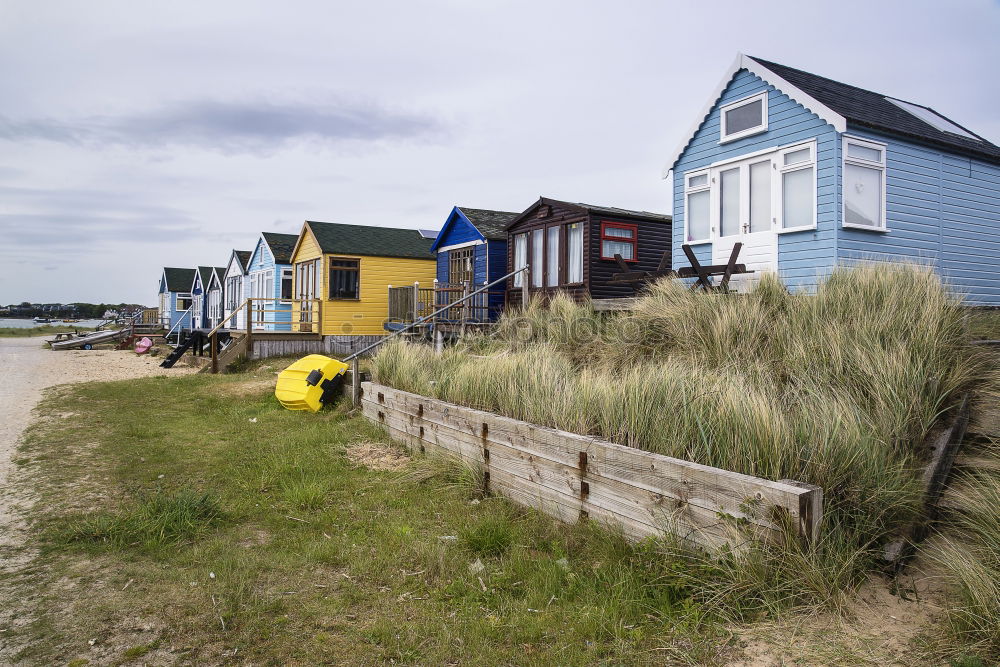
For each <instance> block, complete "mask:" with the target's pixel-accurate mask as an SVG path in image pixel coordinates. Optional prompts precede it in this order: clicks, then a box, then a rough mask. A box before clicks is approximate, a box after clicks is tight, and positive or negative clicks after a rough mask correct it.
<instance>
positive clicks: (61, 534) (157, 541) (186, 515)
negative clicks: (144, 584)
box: [56, 489, 223, 550]
mask: <svg viewBox="0 0 1000 667" xmlns="http://www.w3.org/2000/svg"><path fill="white" fill-rule="evenodd" d="M222 518H223V512H222V508H221V507H220V505H219V501H218V499H216V498H215V497H213V496H211V495H208V494H200V493H198V492H196V491H193V490H190V489H182V490H180V491H176V492H173V493H167V492H155V493H151V494H147V495H144V496H142V497H140V498H138V499H136V500H133V501H131V502H129V503H128V504H126V505H125V506H124V507H122V508H121V509H120V510H118V511H117V512H104V513H96V514H88V515H84V516H77V517H68V518H66V519H65V520H64V527H63V528H62V530H60V531H58V532H57V536H56V537H57V540H58V541H59V542H62V543H64V544H71V543H78V544H88V543H89V544H96V545H104V546H109V547H111V548H113V549H118V550H120V549H126V548H130V547H140V548H143V549H155V548H157V547H161V546H164V545H168V544H178V543H181V542H185V541H189V540H192V539H194V538H196V537H198V536H199V535H201V534H203V533H205V532H206V531H207V530H209V529H210V528H211V527H212V526H214V525H216V524H218V523H219V522H221V520H222Z"/></svg>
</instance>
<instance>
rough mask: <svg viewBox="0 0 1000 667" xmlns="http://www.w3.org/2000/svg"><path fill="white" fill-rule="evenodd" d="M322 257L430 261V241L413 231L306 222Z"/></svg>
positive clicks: (432, 241)
mask: <svg viewBox="0 0 1000 667" xmlns="http://www.w3.org/2000/svg"><path fill="white" fill-rule="evenodd" d="M306 225H308V226H309V229H310V230H312V234H313V236H314V237H316V242H317V243H318V244H319V247H320V249H321V250H322V251H323V252H324V253H334V254H338V255H368V256H371V257H411V258H414V259H434V253H432V252H431V245H432V244H433V243H434V239H428V238H424V237H423V236H422V235H421V234H420V232H419V231H417V230H416V229H397V228H394V227H370V226H367V225H342V224H339V223H333V222H313V221H311V220H307V221H306Z"/></svg>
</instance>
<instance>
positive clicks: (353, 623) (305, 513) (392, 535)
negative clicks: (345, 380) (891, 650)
mask: <svg viewBox="0 0 1000 667" xmlns="http://www.w3.org/2000/svg"><path fill="white" fill-rule="evenodd" d="M266 365H271V364H266ZM260 367H261V364H256V365H252V366H251V368H250V371H249V373H248V374H247V375H225V376H208V375H189V376H182V377H176V378H169V379H168V378H151V379H144V380H134V381H128V382H119V383H102V384H96V383H91V384H83V385H74V386H67V387H64V388H60V389H58V390H57V391H56V392H55V393H53V394H52V395H50V397H49V398H50V400H48V401H45V402H43V403H42V408H41V409H42V410H43V413H44V414H43V416H46V415H48V416H49V417H51V418H47V419H43V420H42V421H41V422H39V423H38V424H37V425H36V426H34V427H33V428H32V429H31V430H30V432H29V434H28V437H27V442H26V444H25V445H24V447H23V452H22V455H23V457H24V458H25V459H26V463H25V464H24V465H23V466H22V467H21V469H22V470H23V471H25V473H26V474H27V475H29V476H30V479H31V480H32V481H31V484H32V487H33V490H34V492H35V493H36V494H37V495H38V499H39V501H38V504H37V505H36V507H37V508H38V510H37V515H36V517H35V530H36V531H37V534H38V536H39V537H38V540H39V541H38V543H37V545H38V546H41V547H43V548H42V550H41V552H40V553H39V554H38V555H37V557H36V558H35V560H34V562H32V564H31V565H30V567H29V568H28V570H27V571H26V573H25V574H24V578H23V580H17V581H6V582H5V581H4V580H2V579H0V586H2V587H3V591H4V592H5V594H7V593H8V592H9V594H10V596H11V597H10V598H9V599H12V600H22V601H24V602H23V603H24V604H30V605H31V609H30V619H31V620H30V622H28V623H26V624H24V625H21V626H18V627H17V628H16V630H14V631H13V632H15V634H14V635H13V637H11V639H12V640H19V641H21V642H22V643H23V645H25V646H27V647H28V648H26V649H25V651H24V653H23V655H22V656H21V657H22V659H23V660H24V661H25V662H27V663H32V664H56V663H62V664H65V663H66V662H69V661H71V660H73V659H91V661H92V662H94V664H107V663H116V662H119V661H127V660H130V659H137V658H142V659H146V660H149V661H151V662H153V663H156V664H160V663H170V662H173V661H182V662H191V663H196V664H204V663H209V664H215V663H223V662H228V661H231V656H232V655H233V652H234V651H237V656H238V657H237V658H236V661H237V662H241V661H242V662H247V663H253V664H289V663H293V664H319V663H326V662H334V663H338V664H384V663H391V662H395V663H405V664H448V663H462V664H523V665H532V664H538V665H542V664H546V665H547V664H567V665H572V664H594V663H606V664H646V663H650V662H662V661H672V662H679V663H695V664H714V663H717V662H721V661H723V660H724V659H725V656H726V655H727V654H728V653H730V652H732V651H734V650H736V649H735V647H734V646H733V644H732V643H730V642H729V641H728V635H727V634H725V633H724V632H723V631H722V630H721V629H720V628H719V626H718V622H717V618H716V617H715V616H713V615H712V614H711V613H709V612H708V611H707V610H706V607H705V606H704V605H703V603H702V602H701V601H700V600H699V599H698V597H697V593H698V591H697V590H696V589H695V588H693V587H692V586H691V585H690V583H689V582H690V579H691V577H692V576H694V575H693V574H692V573H693V572H696V571H697V570H692V569H691V568H692V567H694V568H697V567H698V565H697V564H688V563H687V562H686V561H685V560H683V559H682V558H673V557H665V556H664V554H663V553H662V550H661V548H660V547H659V546H657V545H653V544H644V545H631V544H629V543H628V542H627V541H626V540H625V539H623V538H622V537H621V536H619V535H616V534H615V533H612V532H607V531H605V530H602V529H600V528H599V527H597V526H595V525H592V524H589V523H583V524H580V525H576V526H569V525H565V524H561V523H559V522H557V521H554V520H552V519H550V518H548V517H546V516H543V515H540V514H538V513H535V512H533V511H529V510H526V509H523V508H519V507H516V506H514V505H512V504H510V503H508V502H507V501H505V500H504V499H502V498H496V497H491V496H484V495H483V493H482V491H483V487H482V475H481V473H480V472H479V471H476V470H471V469H467V468H461V467H457V466H455V465H453V464H450V463H448V462H445V461H441V460H438V459H425V458H418V459H416V460H415V461H413V462H412V463H411V464H410V465H409V466H408V467H407V468H406V469H405V470H403V471H402V472H395V473H385V472H374V471H372V470H369V469H367V468H365V467H363V466H359V465H357V464H356V463H355V462H353V461H351V460H350V459H349V458H348V457H347V455H346V452H347V450H348V448H349V446H350V445H351V444H352V443H358V442H384V436H383V435H382V434H381V433H380V431H378V430H377V429H376V428H375V427H373V426H371V425H370V424H369V423H368V422H367V421H366V420H363V419H361V418H359V417H356V416H352V415H350V414H347V413H345V412H344V411H343V409H341V410H325V411H323V412H321V413H319V414H304V413H293V412H288V411H285V410H282V409H281V408H280V406H279V405H278V404H277V402H276V401H275V400H274V399H273V396H271V395H270V391H269V390H268V389H267V388H266V387H264V388H261V387H260V386H259V385H260V380H261V379H262V378H267V377H274V372H275V370H276V369H277V368H278V367H280V365H279V366H275V367H274V368H272V369H270V370H266V371H265V370H261V369H260ZM255 369H256V370H255ZM250 383H257V388H256V389H253V390H252V391H251V390H249V389H247V388H246V386H248V385H250ZM137 397H143V399H142V400H136V398H137ZM67 405H72V406H73V409H74V410H76V411H78V412H80V413H83V414H86V415H87V419H86V420H77V419H73V420H65V419H60V418H59V414H60V412H61V411H64V410H65V406H67ZM122 406H127V409H123V407H122ZM8 586H10V587H13V588H8ZM29 601H30V602H29ZM26 612H27V610H23V611H21V612H19V613H22V614H23V613H26ZM26 618H27V616H26ZM134 619H143V620H142V622H143V623H144V624H148V626H149V627H151V628H152V629H151V630H149V631H148V632H145V633H144V634H143V636H141V637H136V636H135V635H134V634H133V632H132V630H130V629H129V628H131V627H132V624H134V623H135V620H134ZM90 637H96V638H99V643H98V645H97V648H101V650H102V651H104V653H101V654H99V657H97V658H95V657H94V655H93V654H92V653H89V652H88V651H92V650H96V648H95V649H90V648H88V646H87V645H86V641H85V640H86V639H87V638H90Z"/></svg>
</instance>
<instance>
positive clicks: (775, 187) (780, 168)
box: [771, 140, 819, 234]
mask: <svg viewBox="0 0 1000 667" xmlns="http://www.w3.org/2000/svg"><path fill="white" fill-rule="evenodd" d="M805 148H808V149H809V159H808V160H806V161H804V162H796V163H795V164H790V165H788V166H787V167H786V166H785V155H787V154H788V153H795V152H796V151H800V150H803V149H805ZM816 162H817V160H816V141H815V140H812V141H807V142H804V143H801V144H795V145H794V146H788V147H787V148H782V149H781V150H779V151H778V153H777V156H776V157H775V158H773V160H772V164H774V166H775V170H776V171H777V174H778V175H777V182H776V183H774V182H772V184H771V193H772V198H771V201H772V204H771V207H772V208H771V211H772V213H773V214H774V231H776V232H777V233H778V234H788V233H789V232H802V231H808V230H810V229H816V216H817V214H818V213H817V210H816V209H818V208H819V190H818V184H817V180H818V178H819V168H818V166H817V164H816ZM810 167H812V170H813V177H812V203H813V214H812V222H811V223H809V224H808V225H799V226H798V227H788V228H786V227H785V198H784V196H783V195H784V192H783V190H782V188H783V187H784V176H785V174H787V173H789V172H792V171H801V170H802V169H808V168H810Z"/></svg>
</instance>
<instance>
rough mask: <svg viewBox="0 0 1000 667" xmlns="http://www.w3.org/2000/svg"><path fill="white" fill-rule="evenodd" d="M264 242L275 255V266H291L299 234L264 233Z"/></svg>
mask: <svg viewBox="0 0 1000 667" xmlns="http://www.w3.org/2000/svg"><path fill="white" fill-rule="evenodd" d="M261 236H263V237H264V242H265V243H267V245H268V247H269V248H270V249H271V254H272V255H274V263H275V264H291V263H292V251H293V250H295V244H296V243H297V242H298V240H299V235H298V234H278V233H276V232H263V233H262V234H261Z"/></svg>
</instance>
